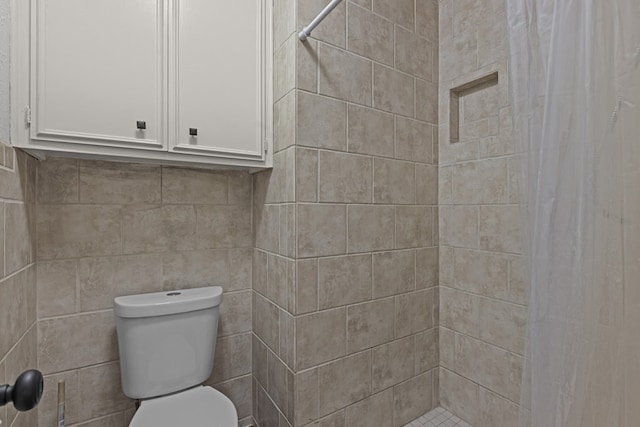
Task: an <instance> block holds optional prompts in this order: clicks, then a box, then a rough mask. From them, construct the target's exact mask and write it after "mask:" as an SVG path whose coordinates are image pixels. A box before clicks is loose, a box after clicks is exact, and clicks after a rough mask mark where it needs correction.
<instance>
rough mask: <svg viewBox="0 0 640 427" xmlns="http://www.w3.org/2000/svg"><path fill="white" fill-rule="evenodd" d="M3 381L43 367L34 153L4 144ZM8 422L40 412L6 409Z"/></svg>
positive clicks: (0, 258) (33, 418)
mask: <svg viewBox="0 0 640 427" xmlns="http://www.w3.org/2000/svg"><path fill="white" fill-rule="evenodd" d="M0 160H1V161H0V217H1V220H0V236H2V237H1V238H2V242H1V243H0V246H2V249H1V250H0V251H1V254H0V328H1V330H0V384H6V383H9V384H13V383H14V381H15V380H16V378H17V377H18V375H20V374H21V373H22V372H23V371H25V370H27V369H35V368H37V327H36V324H37V322H36V267H35V244H34V242H35V240H34V239H35V223H34V219H35V215H34V214H35V182H36V179H35V174H36V162H35V160H34V159H33V158H31V157H29V156H26V155H25V154H23V153H21V152H17V151H14V150H13V149H12V148H10V147H8V146H6V145H4V144H1V143H0ZM0 421H2V425H3V426H4V425H6V426H15V427H22V426H25V427H30V426H34V425H36V424H37V411H30V412H21V413H19V412H17V411H16V410H15V409H14V408H13V405H11V404H9V405H7V406H4V407H1V408H0Z"/></svg>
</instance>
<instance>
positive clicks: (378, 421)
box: [345, 389, 393, 427]
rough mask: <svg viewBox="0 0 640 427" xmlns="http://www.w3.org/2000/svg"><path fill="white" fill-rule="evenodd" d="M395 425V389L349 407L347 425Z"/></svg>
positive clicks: (348, 426)
mask: <svg viewBox="0 0 640 427" xmlns="http://www.w3.org/2000/svg"><path fill="white" fill-rule="evenodd" d="M392 425H393V389H388V390H385V391H383V392H381V393H378V394H374V395H373V396H371V397H369V398H367V399H364V400H362V401H360V402H358V403H354V404H353V405H351V406H349V407H347V409H346V413H345V427H371V426H379V427H391V426H392Z"/></svg>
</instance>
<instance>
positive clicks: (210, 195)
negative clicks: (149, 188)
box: [162, 168, 228, 205]
mask: <svg viewBox="0 0 640 427" xmlns="http://www.w3.org/2000/svg"><path fill="white" fill-rule="evenodd" d="M227 199H228V176H227V175H226V174H224V173H220V172H213V171H208V170H201V169H186V168H162V202H163V203H167V204H181V203H182V204H217V205H224V204H226V203H227Z"/></svg>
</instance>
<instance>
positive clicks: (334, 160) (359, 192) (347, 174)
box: [319, 151, 373, 203]
mask: <svg viewBox="0 0 640 427" xmlns="http://www.w3.org/2000/svg"><path fill="white" fill-rule="evenodd" d="M319 161H320V166H319V171H320V173H319V180H320V185H319V200H320V201H321V202H334V203H370V202H371V194H372V182H371V171H372V169H373V166H372V163H373V162H372V159H371V158H370V157H365V156H357V155H353V154H342V153H335V152H330V151H320V156H319Z"/></svg>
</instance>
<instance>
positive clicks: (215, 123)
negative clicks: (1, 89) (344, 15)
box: [11, 0, 273, 168]
mask: <svg viewBox="0 0 640 427" xmlns="http://www.w3.org/2000/svg"><path fill="white" fill-rule="evenodd" d="M20 1H21V0H13V3H14V5H16V9H17V10H15V11H14V15H13V22H14V26H15V25H16V24H17V25H20V26H21V27H20V28H23V26H24V25H27V26H28V27H29V34H28V37H27V33H26V32H25V31H24V29H22V30H20V29H16V30H14V40H15V42H14V45H13V49H18V51H17V52H14V53H13V54H12V61H13V62H15V63H16V64H15V67H13V72H12V82H11V83H12V87H13V86H14V85H16V86H19V87H22V90H19V88H18V90H17V92H18V95H16V97H14V98H13V99H12V110H13V119H12V121H13V122H14V124H15V127H16V128H17V131H16V132H12V141H11V142H12V144H13V145H14V146H17V147H20V148H23V149H25V150H27V151H30V152H31V153H33V154H35V155H37V156H45V155H66V156H78V157H89V158H102V159H105V158H111V159H113V160H121V161H133V162H155V163H169V164H201V165H209V166H219V167H248V168H264V167H270V166H271V158H272V156H271V153H269V151H270V150H269V149H268V145H269V141H270V140H271V132H272V131H271V124H272V103H273V101H272V95H271V80H272V77H271V76H272V71H271V58H272V46H271V9H270V1H268V0H234V1H227V0H91V1H87V0H29V2H25V3H30V4H29V6H30V8H26V7H24V6H20V5H19V3H20ZM22 1H23V0H22ZM21 24H22V25H21ZM14 28H15V27H14ZM16 44H17V45H16ZM26 52H28V54H26ZM25 67H27V69H26V70H25V69H24V68H25ZM14 80H17V81H14ZM27 94H28V96H27ZM21 120H24V122H25V123H20V121H21ZM23 126H24V127H25V130H24V132H21V131H20V128H21V127H23Z"/></svg>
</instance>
